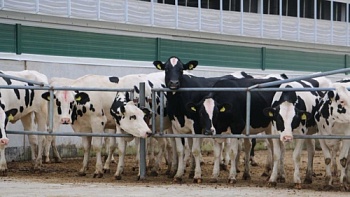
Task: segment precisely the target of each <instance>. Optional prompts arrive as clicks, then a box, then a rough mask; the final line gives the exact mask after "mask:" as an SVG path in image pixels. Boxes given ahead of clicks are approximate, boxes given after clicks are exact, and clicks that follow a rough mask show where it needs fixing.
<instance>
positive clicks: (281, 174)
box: [277, 142, 286, 183]
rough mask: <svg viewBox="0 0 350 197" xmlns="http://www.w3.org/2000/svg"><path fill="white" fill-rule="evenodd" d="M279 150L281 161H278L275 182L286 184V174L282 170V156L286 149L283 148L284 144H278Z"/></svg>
mask: <svg viewBox="0 0 350 197" xmlns="http://www.w3.org/2000/svg"><path fill="white" fill-rule="evenodd" d="M280 149H281V159H280V162H279V166H278V177H277V181H278V182H279V183H285V182H286V173H285V170H284V155H285V152H286V149H285V147H284V144H283V143H281V142H280Z"/></svg>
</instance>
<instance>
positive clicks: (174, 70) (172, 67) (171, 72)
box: [153, 56, 198, 90]
mask: <svg viewBox="0 0 350 197" xmlns="http://www.w3.org/2000/svg"><path fill="white" fill-rule="evenodd" d="M153 64H154V66H155V67H156V68H157V69H158V70H164V71H165V84H166V86H167V87H168V88H169V89H171V90H177V89H179V88H180V86H181V79H182V76H183V71H184V70H193V69H194V68H196V66H197V65H198V61H194V60H192V61H189V62H188V63H186V64H184V63H182V62H181V60H180V59H179V58H177V57H174V56H173V57H170V58H169V59H168V61H166V62H165V63H164V64H163V63H162V62H161V61H154V62H153Z"/></svg>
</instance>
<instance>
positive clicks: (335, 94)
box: [328, 84, 350, 123]
mask: <svg viewBox="0 0 350 197" xmlns="http://www.w3.org/2000/svg"><path fill="white" fill-rule="evenodd" d="M328 99H329V105H330V106H329V109H331V110H333V111H331V115H332V117H333V118H334V120H335V121H336V122H339V123H349V122H350V92H349V91H348V90H347V87H346V86H344V85H341V84H336V85H335V91H330V92H328Z"/></svg>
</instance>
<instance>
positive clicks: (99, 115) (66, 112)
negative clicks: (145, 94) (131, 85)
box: [42, 75, 152, 178]
mask: <svg viewBox="0 0 350 197" xmlns="http://www.w3.org/2000/svg"><path fill="white" fill-rule="evenodd" d="M118 81H119V78H118V77H114V76H100V75H85V76H82V77H80V78H78V79H75V80H73V81H70V82H69V87H73V88H78V87H89V88H99V87H104V88H118V85H117V84H118ZM55 83H59V82H55ZM62 83H63V84H65V85H67V82H62ZM42 97H43V98H44V99H46V100H49V99H50V94H49V92H45V93H43V94H42ZM53 99H54V105H55V106H54V113H55V116H56V118H55V119H54V121H55V122H54V125H59V124H70V125H71V126H72V128H73V130H74V132H77V133H97V134H98V133H103V132H104V131H105V129H111V130H115V129H116V121H115V120H114V117H113V116H112V114H111V113H110V111H111V105H112V103H113V102H114V100H115V99H116V93H115V92H110V91H105V92H98V91H72V90H56V91H55V92H54V98H53ZM119 113H120V114H121V117H120V119H119V123H120V124H122V125H121V127H122V128H123V129H124V130H125V131H126V132H130V133H136V132H138V136H139V137H145V138H146V137H148V135H149V134H151V132H152V131H151V130H150V129H149V127H148V125H147V124H146V123H145V121H144V120H143V117H144V113H143V112H142V110H140V109H139V108H138V107H137V106H135V104H134V103H133V101H130V102H123V103H122V104H121V106H120V107H119ZM117 128H118V127H117ZM82 141H83V147H84V159H83V166H82V168H81V169H80V170H79V172H78V175H80V176H85V175H86V170H87V168H88V161H89V157H90V149H91V144H92V146H93V149H94V150H95V152H96V166H95V172H94V175H93V177H94V178H95V177H98V178H101V177H103V166H102V158H101V149H102V138H101V137H93V139H92V137H90V136H82Z"/></svg>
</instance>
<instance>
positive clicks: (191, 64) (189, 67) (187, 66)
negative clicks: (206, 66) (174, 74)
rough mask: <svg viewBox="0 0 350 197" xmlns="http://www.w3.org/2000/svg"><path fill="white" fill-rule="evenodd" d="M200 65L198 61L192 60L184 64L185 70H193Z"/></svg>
mask: <svg viewBox="0 0 350 197" xmlns="http://www.w3.org/2000/svg"><path fill="white" fill-rule="evenodd" d="M197 65H198V61H195V60H191V61H189V62H188V63H186V64H185V65H184V70H193V69H194V68H196V66H197Z"/></svg>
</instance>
